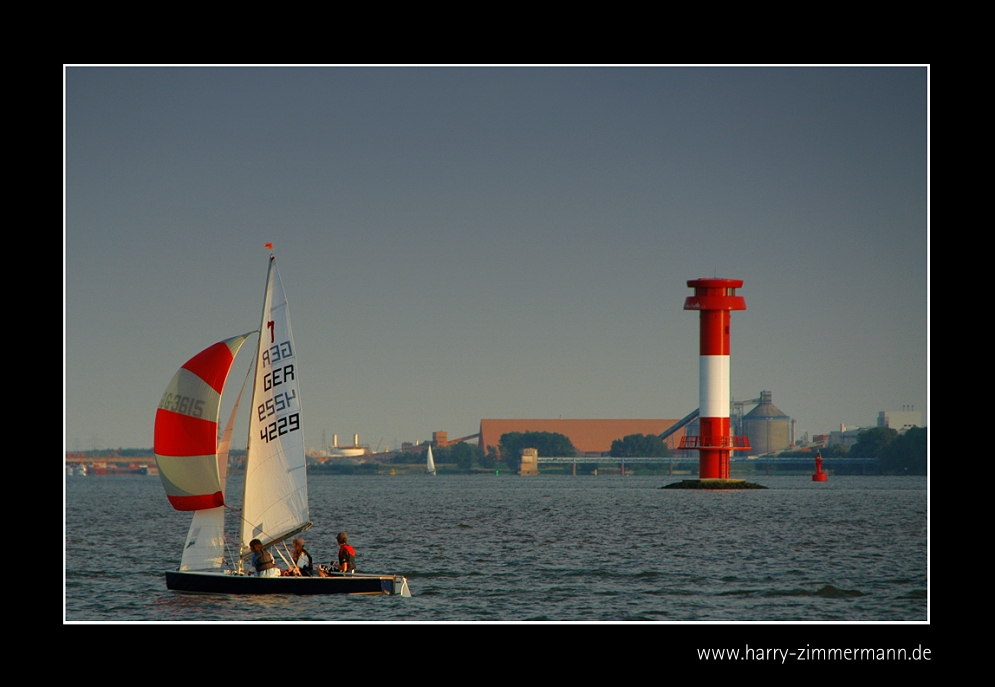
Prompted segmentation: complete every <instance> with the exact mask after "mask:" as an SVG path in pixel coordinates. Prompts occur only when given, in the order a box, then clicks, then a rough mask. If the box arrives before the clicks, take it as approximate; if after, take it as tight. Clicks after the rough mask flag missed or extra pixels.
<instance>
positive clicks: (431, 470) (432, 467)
mask: <svg viewBox="0 0 995 687" xmlns="http://www.w3.org/2000/svg"><path fill="white" fill-rule="evenodd" d="M425 469H426V470H427V471H428V474H430V475H434V474H435V461H434V460H432V447H431V446H429V447H428V461H426V463H425Z"/></svg>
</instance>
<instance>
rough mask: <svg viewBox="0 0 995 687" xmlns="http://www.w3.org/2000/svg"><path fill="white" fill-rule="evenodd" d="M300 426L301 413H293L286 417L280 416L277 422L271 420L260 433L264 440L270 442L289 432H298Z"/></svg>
mask: <svg viewBox="0 0 995 687" xmlns="http://www.w3.org/2000/svg"><path fill="white" fill-rule="evenodd" d="M300 428H301V416H300V413H293V414H291V415H288V416H286V417H281V418H278V419H277V420H276V422H271V423H269V424H268V425H266V426H265V427H262V428H260V430H259V435H260V438H261V439H262V440H263V441H265V442H267V443H268V442H270V441H273V440H274V439H276V438H277V437H279V436H283V435H284V434H286V433H288V432H296V431H297V430H299V429H300Z"/></svg>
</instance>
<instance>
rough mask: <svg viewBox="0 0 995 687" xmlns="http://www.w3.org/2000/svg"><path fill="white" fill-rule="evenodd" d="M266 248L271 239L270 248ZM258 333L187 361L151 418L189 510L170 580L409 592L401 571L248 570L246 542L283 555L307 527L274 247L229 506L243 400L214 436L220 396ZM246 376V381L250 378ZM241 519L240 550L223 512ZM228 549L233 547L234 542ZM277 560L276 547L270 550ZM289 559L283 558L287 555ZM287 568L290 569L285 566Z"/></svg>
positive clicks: (287, 331)
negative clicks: (231, 460)
mask: <svg viewBox="0 0 995 687" xmlns="http://www.w3.org/2000/svg"><path fill="white" fill-rule="evenodd" d="M267 247H269V246H267ZM254 333H257V332H249V333H247V334H242V335H239V336H235V337H232V338H230V339H225V340H224V341H220V342H218V343H216V344H214V345H213V346H210V347H208V348H206V349H204V350H203V351H201V352H200V353H198V354H197V355H195V356H194V357H193V358H191V359H190V360H188V361H187V362H186V363H185V364H184V365H183V366H182V367H181V368H180V369H179V371H178V372H177V373H176V374H175V375H174V376H173V379H172V381H171V382H170V383H169V386H168V387H167V388H166V391H165V393H164V394H163V396H162V399H161V401H160V402H159V408H158V410H157V411H156V420H155V457H156V464H157V465H158V467H159V476H160V478H161V479H162V485H163V488H164V489H165V491H166V497H167V498H168V499H169V502H170V503H171V504H172V505H173V507H174V508H175V509H177V510H181V511H193V521H192V522H191V523H190V530H189V532H188V533H187V539H186V544H185V546H184V548H183V556H182V558H181V560H180V566H179V569H177V570H173V571H167V572H166V587H167V588H168V589H172V590H176V591H184V592H207V593H220V594H390V595H399V596H411V593H410V591H409V590H408V582H407V579H405V578H404V577H403V576H401V575H370V574H363V573H332V574H331V575H330V576H329V577H298V576H286V577H260V576H256V575H254V574H250V571H249V570H248V568H250V567H251V566H250V565H247V563H246V562H247V561H248V559H249V558H250V557H251V556H252V551H251V550H250V548H249V542H250V541H252V540H253V539H258V540H260V541H261V542H262V545H263V548H264V549H267V550H270V551H271V552H274V553H276V554H279V546H280V545H281V544H282V545H283V546H284V548H286V544H285V543H284V542H285V540H287V539H289V538H290V537H293V536H294V535H296V534H299V533H300V532H303V531H304V530H306V529H307V528H309V527H311V520H310V515H309V509H308V489H307V467H306V463H305V457H304V432H303V431H302V427H303V425H302V414H301V397H300V392H299V388H298V380H299V379H300V370H299V369H298V365H297V357H296V356H297V349H296V347H295V345H294V337H293V332H292V331H291V328H290V315H289V312H288V308H287V299H286V296H285V294H284V291H283V284H282V282H281V281H280V273H279V271H278V270H277V268H276V258H275V257H274V256H273V255H272V254H270V258H269V270H268V272H267V276H266V294H265V297H264V299H263V316H262V323H261V325H260V327H259V330H258V333H259V343H258V345H257V349H256V362H255V368H254V369H255V381H254V383H253V387H252V399H251V406H250V408H251V410H250V420H249V438H248V444H247V448H246V459H245V487H244V495H243V499H242V509H241V511H237V510H235V509H230V508H229V507H228V505H227V504H228V502H227V500H226V498H225V481H226V480H225V478H226V476H227V467H228V449H229V446H230V444H231V434H232V428H233V426H234V422H235V416H236V414H237V412H238V409H239V405H240V403H241V398H242V393H241V392H239V394H238V397H237V400H236V402H235V407H234V408H233V410H232V413H231V417H230V418H229V419H228V423H227V425H226V426H225V429H224V431H223V432H222V434H221V437H220V439H219V438H218V419H219V417H218V416H219V413H220V409H221V394H222V391H223V390H224V386H225V380H226V379H227V378H228V373H229V372H230V370H231V366H232V363H233V362H234V360H235V355H236V354H237V353H238V350H239V348H241V346H242V344H243V343H245V340H246V339H247V338H249V337H250V336H252V335H253V334H254ZM246 381H248V380H246ZM228 510H232V511H233V512H235V513H237V514H238V516H239V517H240V519H241V526H240V528H239V529H240V542H239V544H238V550H237V551H232V550H229V547H227V546H226V542H225V536H224V530H225V514H226V511H228ZM232 548H234V547H232ZM273 557H274V560H276V561H279V560H280V559H281V557H283V556H282V554H280V555H274V556H273ZM283 558H287V557H283ZM288 567H289V566H288Z"/></svg>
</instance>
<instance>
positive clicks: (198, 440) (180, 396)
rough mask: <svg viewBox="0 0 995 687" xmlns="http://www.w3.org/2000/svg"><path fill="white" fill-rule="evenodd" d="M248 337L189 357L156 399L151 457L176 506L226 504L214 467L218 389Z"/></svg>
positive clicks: (196, 508)
mask: <svg viewBox="0 0 995 687" xmlns="http://www.w3.org/2000/svg"><path fill="white" fill-rule="evenodd" d="M248 336H249V335H248V334H243V335H241V336H235V337H232V338H231V339H226V340H224V341H221V342H218V343H216V344H214V345H213V346H211V347H209V348H207V349H205V350H203V351H201V352H200V353H198V354H197V355H195V356H194V357H192V358H191V359H190V360H188V361H187V362H186V363H184V365H183V367H181V368H180V369H179V371H177V373H176V374H175V375H173V379H172V380H171V381H170V382H169V386H167V387H166V391H165V393H163V395H162V399H161V400H160V401H159V409H158V410H157V411H156V415H155V439H154V442H155V462H156V464H157V465H158V466H159V476H160V478H161V479H162V486H163V488H164V489H165V490H166V496H167V498H168V499H169V502H170V503H171V504H173V508H175V509H176V510H193V511H199V510H204V509H213V508H218V507H221V506H224V503H225V497H224V481H223V479H222V476H221V474H220V471H219V470H218V413H219V411H220V409H221V391H222V389H223V388H224V385H225V379H227V378H228V372H229V371H230V370H231V366H232V363H233V362H234V360H235V354H236V353H238V349H239V348H240V347H241V346H242V344H243V343H244V342H245V339H246V337H248Z"/></svg>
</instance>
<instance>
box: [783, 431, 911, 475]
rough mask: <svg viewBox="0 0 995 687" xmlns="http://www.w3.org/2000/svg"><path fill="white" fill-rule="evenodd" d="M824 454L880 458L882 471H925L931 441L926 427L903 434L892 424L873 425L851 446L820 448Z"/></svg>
mask: <svg viewBox="0 0 995 687" xmlns="http://www.w3.org/2000/svg"><path fill="white" fill-rule="evenodd" d="M820 450H821V453H822V457H823V458H837V457H842V456H853V457H855V458H877V459H878V472H879V473H880V474H882V475H925V474H926V462H927V461H926V459H927V452H928V442H927V434H926V428H925V427H913V428H911V429H909V430H908V431H906V432H905V433H904V434H899V433H898V432H897V431H895V430H894V429H892V428H890V427H872V428H871V429H865V430H864V431H862V432H860V433H858V434H857V443H855V444H854V445H853V446H851V447H850V448H849V450H847V448H846V446H844V445H843V444H833V445H831V446H827V447H826V448H824V449H820ZM780 455H782V456H799V455H800V456H811V455H812V452H811V451H805V452H801V451H791V452H787V451H786V452H784V453H781V454H780Z"/></svg>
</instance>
